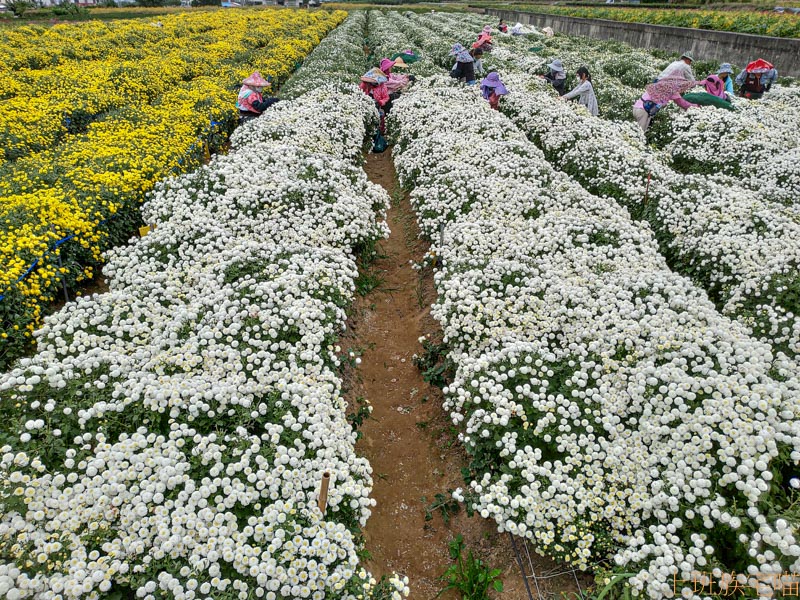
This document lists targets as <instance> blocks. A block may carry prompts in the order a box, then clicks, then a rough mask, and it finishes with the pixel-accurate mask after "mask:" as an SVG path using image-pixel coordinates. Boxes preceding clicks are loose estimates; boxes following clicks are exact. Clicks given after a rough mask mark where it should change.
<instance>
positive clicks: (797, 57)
mask: <svg viewBox="0 0 800 600" xmlns="http://www.w3.org/2000/svg"><path fill="white" fill-rule="evenodd" d="M486 14H489V15H494V16H495V17H498V18H502V19H505V21H506V22H507V23H509V24H510V25H513V24H514V23H516V22H520V23H525V24H526V25H535V26H536V27H539V28H541V27H548V26H549V27H552V28H553V30H554V31H555V32H557V33H566V34H570V35H584V36H587V37H593V38H598V39H601V40H608V39H611V40H617V41H620V42H625V43H627V44H630V45H631V46H634V47H637V48H660V49H662V50H668V51H670V52H674V53H675V54H680V53H682V52H685V51H686V50H691V51H692V53H693V54H694V57H695V59H697V60H711V61H717V62H730V63H734V64H736V65H740V66H744V65H746V64H747V63H748V62H750V61H751V60H755V59H756V58H763V59H765V60H768V61H769V62H771V63H772V64H774V65H775V68H776V69H778V74H779V75H789V76H793V77H800V39H790V38H776V37H768V36H764V35H749V34H746V33H731V32H729V31H708V30H705V29H689V28H687V27H667V26H665V25H649V24H645V23H621V22H619V21H609V20H606V19H579V18H577V17H564V16H561V15H547V14H539V13H526V12H518V11H513V10H498V9H494V8H489V9H487V10H486Z"/></svg>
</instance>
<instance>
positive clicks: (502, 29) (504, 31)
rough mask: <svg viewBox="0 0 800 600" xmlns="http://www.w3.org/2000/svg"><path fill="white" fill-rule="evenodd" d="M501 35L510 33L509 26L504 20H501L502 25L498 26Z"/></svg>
mask: <svg viewBox="0 0 800 600" xmlns="http://www.w3.org/2000/svg"><path fill="white" fill-rule="evenodd" d="M497 28H498V29H499V30H500V32H501V33H508V25H506V22H505V21H504V20H503V19H500V24H499V25H498V26H497Z"/></svg>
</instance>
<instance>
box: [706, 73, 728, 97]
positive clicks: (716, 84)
mask: <svg viewBox="0 0 800 600" xmlns="http://www.w3.org/2000/svg"><path fill="white" fill-rule="evenodd" d="M703 87H705V88H706V92H708V93H709V94H711V95H712V96H716V97H717V98H726V96H725V82H724V81H722V79H720V78H719V77H718V76H717V75H709V76H708V77H706V78H705V79H704V80H703Z"/></svg>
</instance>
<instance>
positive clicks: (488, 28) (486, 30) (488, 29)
mask: <svg viewBox="0 0 800 600" xmlns="http://www.w3.org/2000/svg"><path fill="white" fill-rule="evenodd" d="M483 31H484V33H492V26H491V25H484V26H483Z"/></svg>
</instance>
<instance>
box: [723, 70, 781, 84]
mask: <svg viewBox="0 0 800 600" xmlns="http://www.w3.org/2000/svg"><path fill="white" fill-rule="evenodd" d="M745 79H747V71H746V70H745V71H742V72H741V73H739V74H738V75H737V76H736V83H737V84H738V85H740V86H741V85H742V84H744V80H745ZM777 80H778V71H777V69H770V70H769V71H767V72H766V73H762V74H761V85H763V86H764V87H765V88H768V87H770V86H771V85H772V84H773V83H775V82H776V81H777ZM726 89H727V87H726Z"/></svg>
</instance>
